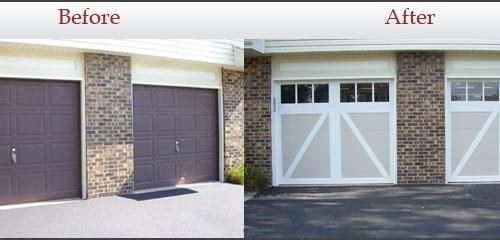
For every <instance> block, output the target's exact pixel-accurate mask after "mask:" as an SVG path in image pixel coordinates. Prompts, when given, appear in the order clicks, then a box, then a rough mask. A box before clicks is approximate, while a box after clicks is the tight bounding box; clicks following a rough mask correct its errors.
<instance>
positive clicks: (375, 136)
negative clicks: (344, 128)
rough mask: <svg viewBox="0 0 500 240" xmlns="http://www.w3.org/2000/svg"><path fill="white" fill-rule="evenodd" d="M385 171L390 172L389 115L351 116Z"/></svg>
mask: <svg viewBox="0 0 500 240" xmlns="http://www.w3.org/2000/svg"><path fill="white" fill-rule="evenodd" d="M349 116H350V117H351V119H352V121H353V123H354V125H355V126H356V128H357V129H358V130H359V132H360V133H361V135H362V137H363V138H364V140H365V141H366V142H367V143H368V146H370V149H371V150H372V151H373V153H374V154H375V156H376V157H377V160H378V161H379V162H380V163H381V164H382V167H383V168H384V171H386V172H389V171H390V163H391V161H390V154H389V152H390V136H389V125H390V121H389V113H363V114H359V113H354V114H349Z"/></svg>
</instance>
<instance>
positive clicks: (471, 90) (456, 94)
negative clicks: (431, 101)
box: [451, 80, 499, 102]
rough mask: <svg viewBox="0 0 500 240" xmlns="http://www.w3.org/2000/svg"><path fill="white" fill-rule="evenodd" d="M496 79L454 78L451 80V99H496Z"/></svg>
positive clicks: (466, 100) (471, 100) (474, 100)
mask: <svg viewBox="0 0 500 240" xmlns="http://www.w3.org/2000/svg"><path fill="white" fill-rule="evenodd" d="M498 86H499V83H498V81H496V80H495V81H493V80H491V81H489V80H488V81H482V80H456V81H452V82H451V101H454V102H456V101H465V102H481V101H485V102H487V101H498V95H499V93H498Z"/></svg>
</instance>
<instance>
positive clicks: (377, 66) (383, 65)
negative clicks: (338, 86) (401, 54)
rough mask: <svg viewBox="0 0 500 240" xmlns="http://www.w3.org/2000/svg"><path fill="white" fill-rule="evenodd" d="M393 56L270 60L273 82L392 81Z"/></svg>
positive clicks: (366, 55) (359, 55) (394, 60)
mask: <svg viewBox="0 0 500 240" xmlns="http://www.w3.org/2000/svg"><path fill="white" fill-rule="evenodd" d="M395 75H396V57H395V55H394V54H328V55H312V54H310V55H296V56H291V55H282V56H273V59H272V77H273V80H278V81H280V80H308V79H311V80H317V79H353V78H367V77H368V78H370V77H374V78H375V77H376V78H393V77H394V76H395Z"/></svg>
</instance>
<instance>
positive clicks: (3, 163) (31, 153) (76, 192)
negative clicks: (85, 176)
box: [0, 79, 81, 204]
mask: <svg viewBox="0 0 500 240" xmlns="http://www.w3.org/2000/svg"><path fill="white" fill-rule="evenodd" d="M79 95H80V93H79V84H78V83H73V82H60V81H26V80H5V79H3V80H0V204H7V203H20V202H33V201H40V200H50V199H60V198H69V197H79V196H80V188H81V184H80V183H81V181H80V130H79V129H80V127H79V126H80V114H79V111H80V110H79V103H80V101H79Z"/></svg>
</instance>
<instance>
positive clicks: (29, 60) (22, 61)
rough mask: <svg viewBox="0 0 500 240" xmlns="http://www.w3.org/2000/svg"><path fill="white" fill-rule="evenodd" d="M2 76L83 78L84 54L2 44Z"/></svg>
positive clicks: (0, 60)
mask: <svg viewBox="0 0 500 240" xmlns="http://www.w3.org/2000/svg"><path fill="white" fill-rule="evenodd" d="M0 77H2V78H28V79H51V80H82V79H83V77H84V76H83V54H81V53H72V52H66V51H53V50H41V49H22V48H15V47H9V46H0Z"/></svg>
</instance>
